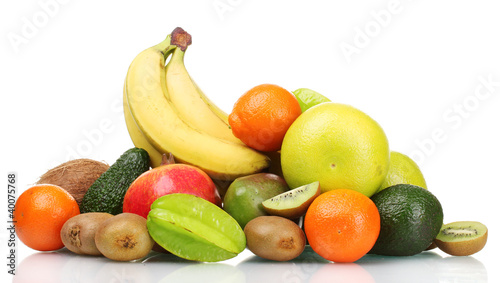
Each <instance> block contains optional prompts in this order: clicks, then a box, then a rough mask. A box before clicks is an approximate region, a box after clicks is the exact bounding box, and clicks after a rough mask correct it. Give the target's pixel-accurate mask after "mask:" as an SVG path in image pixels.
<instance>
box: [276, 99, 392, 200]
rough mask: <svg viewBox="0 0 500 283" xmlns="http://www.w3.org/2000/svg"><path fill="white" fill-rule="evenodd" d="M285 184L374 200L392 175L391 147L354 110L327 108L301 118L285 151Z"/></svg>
mask: <svg viewBox="0 0 500 283" xmlns="http://www.w3.org/2000/svg"><path fill="white" fill-rule="evenodd" d="M281 168H282V170H283V175H284V177H285V180H286V182H287V183H288V185H289V186H290V187H292V188H297V187H300V186H303V185H306V184H309V183H312V182H315V181H319V182H320V184H321V191H322V192H327V191H330V190H335V189H346V188H347V189H352V190H356V191H358V192H361V193H363V194H364V195H366V196H367V197H370V196H372V195H373V194H374V193H375V192H376V191H377V190H378V189H379V188H380V185H381V184H382V182H383V181H384V179H385V177H386V175H387V171H388V169H389V142H388V139H387V136H386V135H385V133H384V131H383V129H382V127H381V126H380V125H379V124H378V123H377V122H376V121H375V120H373V119H372V118H371V117H369V116H368V115H367V114H366V113H364V112H362V111H360V110H359V109H356V108H354V107H352V106H350V105H345V104H341V103H334V102H324V103H321V104H319V105H316V106H314V107H312V108H310V109H309V110H307V111H305V112H304V113H302V115H300V117H299V118H297V119H296V120H295V122H293V124H292V125H291V126H290V128H289V129H288V131H287V133H286V135H285V138H284V140H283V145H282V147H281Z"/></svg>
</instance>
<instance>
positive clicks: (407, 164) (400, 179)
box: [377, 151, 427, 192]
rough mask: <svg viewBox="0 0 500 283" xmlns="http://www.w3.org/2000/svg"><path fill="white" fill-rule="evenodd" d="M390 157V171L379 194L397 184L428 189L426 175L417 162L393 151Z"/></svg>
mask: <svg viewBox="0 0 500 283" xmlns="http://www.w3.org/2000/svg"><path fill="white" fill-rule="evenodd" d="M389 157H390V161H389V171H388V172H387V175H386V177H385V180H384V182H383V183H382V185H381V186H380V189H379V190H378V191H377V192H380V191H381V190H383V189H385V188H388V187H390V186H393V185H397V184H411V185H415V186H419V187H422V188H424V189H427V183H426V182H425V178H424V175H423V174H422V171H420V168H419V167H418V164H417V163H416V162H415V161H413V160H412V159H411V158H410V157H409V156H407V155H405V154H403V153H400V152H397V151H391V153H390V155H389Z"/></svg>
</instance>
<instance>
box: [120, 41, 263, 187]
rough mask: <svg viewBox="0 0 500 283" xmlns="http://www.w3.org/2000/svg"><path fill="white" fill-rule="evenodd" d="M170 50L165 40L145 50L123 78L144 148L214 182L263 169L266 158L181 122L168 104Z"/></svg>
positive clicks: (174, 109) (249, 149)
mask: <svg viewBox="0 0 500 283" xmlns="http://www.w3.org/2000/svg"><path fill="white" fill-rule="evenodd" d="M169 48H171V45H170V39H169V38H167V39H166V40H165V41H163V42H162V43H160V44H158V45H156V46H153V47H151V48H148V49H146V50H145V51H143V52H141V53H140V54H139V55H137V57H136V58H135V59H134V60H133V61H132V63H131V65H130V67H129V69H128V72H127V77H126V82H125V88H126V90H125V91H126V94H127V95H126V98H127V102H128V105H129V108H130V112H131V114H132V116H133V118H134V120H135V122H136V123H137V126H138V128H139V129H140V130H141V132H142V134H143V135H144V137H145V138H146V140H147V141H148V142H149V144H151V145H152V146H153V147H154V148H155V149H156V150H157V151H158V152H160V153H168V152H170V153H172V154H173V155H174V157H175V159H176V160H177V161H179V162H182V163H187V164H192V165H195V166H197V167H199V168H201V169H202V170H204V171H205V172H207V173H208V174H209V175H210V176H211V177H212V178H216V179H222V180H228V179H235V178H237V177H240V176H244V175H249V174H253V173H256V172H259V171H261V170H262V169H264V168H267V167H268V166H269V164H270V160H269V158H268V157H267V156H266V155H264V154H262V153H259V152H257V151H255V150H253V149H251V148H249V147H247V146H244V145H241V144H236V143H233V142H229V141H227V140H224V139H220V138H217V137H215V136H213V135H211V134H208V133H206V132H203V131H201V130H199V129H196V128H193V127H191V126H190V125H189V124H187V123H186V122H185V121H184V120H183V119H181V118H180V117H181V115H180V113H179V111H178V110H177V108H176V104H175V103H173V102H172V101H169V100H168V97H169V95H168V93H166V92H168V91H167V85H166V68H165V60H166V57H167V56H168V52H167V51H168V50H169ZM176 49H177V48H176ZM191 115H198V113H197V112H193V113H192V114H191Z"/></svg>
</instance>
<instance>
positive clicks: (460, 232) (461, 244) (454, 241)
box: [434, 221, 488, 256]
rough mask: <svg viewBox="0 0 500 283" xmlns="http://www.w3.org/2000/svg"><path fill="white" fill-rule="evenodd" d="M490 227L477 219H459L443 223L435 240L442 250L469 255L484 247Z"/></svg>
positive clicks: (459, 254) (452, 253)
mask: <svg viewBox="0 0 500 283" xmlns="http://www.w3.org/2000/svg"><path fill="white" fill-rule="evenodd" d="M487 239H488V228H486V226H485V225H484V224H482V223H480V222H476V221H458V222H452V223H448V224H445V225H443V227H441V230H440V231H439V234H438V235H437V237H436V239H435V240H434V242H435V243H436V245H437V246H438V248H439V249H440V250H442V251H443V252H445V253H447V254H450V255H454V256H468V255H472V254H475V253H477V252H479V251H480V250H482V249H483V247H484V246H485V245H486V240H487Z"/></svg>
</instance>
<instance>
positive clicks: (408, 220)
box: [369, 184, 443, 256]
mask: <svg viewBox="0 0 500 283" xmlns="http://www.w3.org/2000/svg"><path fill="white" fill-rule="evenodd" d="M371 199H372V201H373V202H374V203H375V205H376V206H377V208H378V211H379V214H380V234H379V237H378V239H377V241H376V242H375V245H374V246H373V248H372V249H371V251H370V252H369V253H371V254H378V255H391V256H410V255H415V254H418V253H420V252H422V251H424V250H425V249H426V248H427V247H429V245H430V244H431V243H432V241H433V240H434V239H435V238H436V236H437V234H438V233H439V230H440V229H441V226H442V225H443V208H442V206H441V203H440V202H439V201H438V199H437V198H436V197H435V196H434V195H433V194H432V193H431V192H429V191H428V190H426V189H424V188H422V187H419V186H415V185H409V184H398V185H394V186H390V187H388V188H386V189H384V190H382V191H380V192H378V193H376V194H374V195H373V196H372V197H371Z"/></svg>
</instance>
